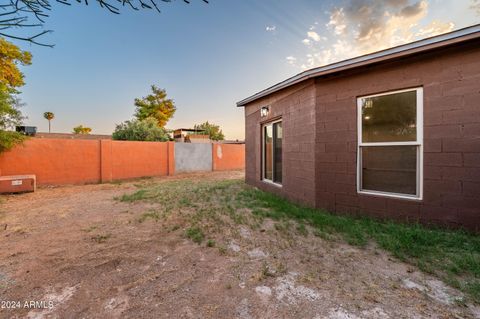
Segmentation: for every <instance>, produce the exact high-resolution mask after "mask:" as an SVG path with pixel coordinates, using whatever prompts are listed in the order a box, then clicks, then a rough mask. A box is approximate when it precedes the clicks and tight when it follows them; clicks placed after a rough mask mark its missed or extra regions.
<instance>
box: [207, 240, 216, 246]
mask: <svg viewBox="0 0 480 319" xmlns="http://www.w3.org/2000/svg"><path fill="white" fill-rule="evenodd" d="M207 247H215V240H213V239H209V240H207Z"/></svg>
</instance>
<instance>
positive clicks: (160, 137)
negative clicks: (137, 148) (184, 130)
mask: <svg viewBox="0 0 480 319" xmlns="http://www.w3.org/2000/svg"><path fill="white" fill-rule="evenodd" d="M112 138H113V139H114V140H120V141H151V142H165V141H168V140H169V138H168V134H167V132H166V131H165V129H163V128H161V127H159V126H158V124H157V121H156V120H155V119H153V118H147V119H145V120H132V121H125V122H123V123H121V124H118V125H117V126H116V127H115V131H114V132H113V134H112Z"/></svg>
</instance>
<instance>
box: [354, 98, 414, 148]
mask: <svg viewBox="0 0 480 319" xmlns="http://www.w3.org/2000/svg"><path fill="white" fill-rule="evenodd" d="M416 99H417V94H416V91H408V92H401V93H394V94H388V95H381V96H374V97H368V98H362V99H361V106H362V142H363V143H372V142H407V141H416V140H417V122H416V113H417V102H416V101H417V100H416Z"/></svg>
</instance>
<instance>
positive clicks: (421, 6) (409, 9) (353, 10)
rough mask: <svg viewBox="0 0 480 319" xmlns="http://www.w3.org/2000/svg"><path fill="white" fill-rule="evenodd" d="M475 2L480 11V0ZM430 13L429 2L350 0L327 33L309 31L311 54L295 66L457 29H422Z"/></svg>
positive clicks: (439, 24) (443, 25) (436, 25)
mask: <svg viewBox="0 0 480 319" xmlns="http://www.w3.org/2000/svg"><path fill="white" fill-rule="evenodd" d="M472 1H473V2H474V4H478V7H479V10H480V0H472ZM427 13H428V2H427V0H349V1H348V2H347V3H346V5H345V6H342V7H334V8H333V9H332V10H331V11H330V12H329V20H328V23H326V24H325V29H324V32H320V31H319V28H318V27H315V28H314V29H315V31H313V29H309V31H307V32H308V33H307V36H308V37H307V38H306V39H303V40H302V42H303V43H304V44H306V45H307V48H308V51H309V52H307V53H306V55H305V57H304V58H297V59H296V62H298V63H295V64H294V65H296V66H300V67H302V66H303V67H304V68H312V67H316V66H321V65H325V64H329V63H332V62H336V61H339V60H344V59H347V58H351V57H354V56H359V55H363V54H368V53H371V52H374V51H379V50H383V49H386V48H390V47H393V46H397V45H401V44H404V43H408V42H411V41H414V40H417V39H419V38H424V37H429V36H434V35H438V34H441V33H445V32H449V31H451V30H453V29H454V27H455V25H454V24H453V23H451V22H446V21H439V20H434V21H432V22H430V23H429V24H428V25H426V26H420V25H421V23H422V21H423V19H424V18H425V17H426V16H427ZM320 40H322V41H320ZM323 40H325V41H323Z"/></svg>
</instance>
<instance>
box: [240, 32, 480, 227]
mask: <svg viewBox="0 0 480 319" xmlns="http://www.w3.org/2000/svg"><path fill="white" fill-rule="evenodd" d="M475 41H476V42H470V43H464V44H462V45H457V46H456V47H450V48H444V49H442V50H436V51H432V52H430V53H423V54H421V55H417V56H410V57H408V58H403V59H401V60H397V61H395V62H389V63H382V64H378V65H370V66H368V67H362V68H359V69H356V70H352V71H348V72H342V73H340V74H337V75H335V76H330V77H327V78H316V79H311V80H307V81H304V82H301V83H299V84H296V85H294V86H291V87H289V88H286V89H284V90H281V91H279V92H276V93H274V94H271V95H270V96H267V97H265V98H262V99H259V100H256V101H254V102H253V103H251V104H248V105H247V106H246V107H245V117H246V180H247V182H248V183H250V184H253V185H255V186H257V187H259V188H261V189H264V190H268V191H273V192H276V193H278V194H280V195H283V196H285V197H287V198H289V199H291V200H294V201H297V202H301V203H304V204H307V205H309V206H315V207H318V208H325V209H328V210H329V211H332V212H337V213H348V214H364V215H369V216H373V217H379V218H389V219H395V220H399V221H419V222H422V223H435V224H442V225H450V226H464V227H467V228H469V229H472V230H477V231H478V230H480V45H479V44H480V43H479V41H478V40H475ZM413 87H423V92H424V102H423V104H424V110H423V112H424V144H423V145H424V153H423V154H424V164H423V174H424V178H423V194H424V195H423V199H422V200H408V199H395V198H386V197H381V196H374V195H364V194H358V193H357V190H356V182H357V179H356V170H357V163H356V161H357V97H359V96H364V95H370V94H376V93H382V92H388V91H394V90H399V89H406V88H413ZM266 105H268V106H269V107H270V112H269V115H268V118H261V117H260V108H261V107H262V106H266ZM279 117H281V118H282V121H283V128H284V141H283V185H282V187H277V186H272V185H269V184H267V183H265V182H263V181H261V134H260V133H261V130H260V129H261V125H262V123H264V122H268V121H271V120H272V119H275V118H279Z"/></svg>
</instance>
